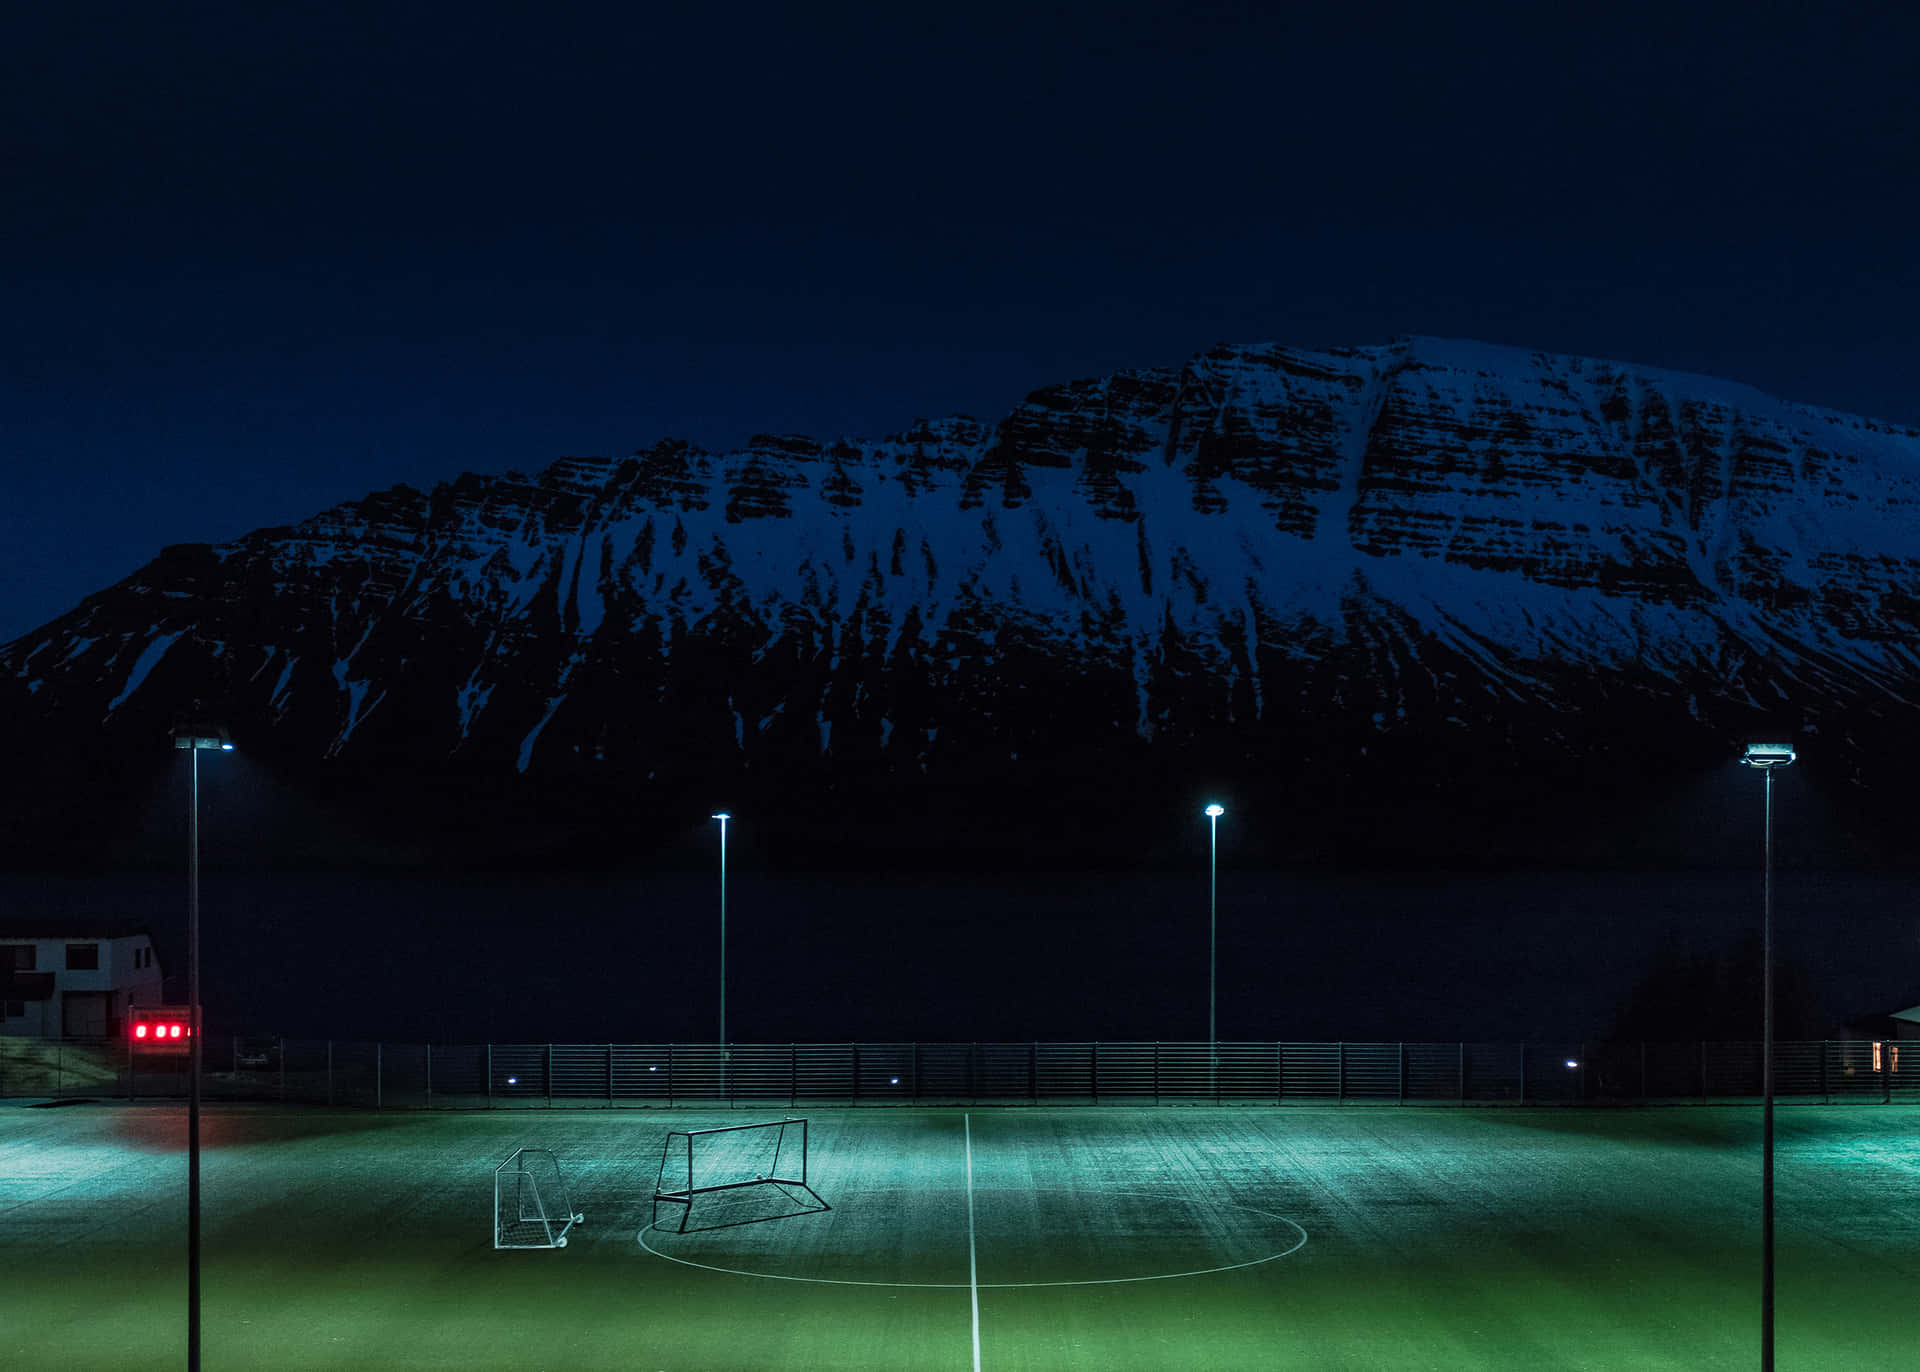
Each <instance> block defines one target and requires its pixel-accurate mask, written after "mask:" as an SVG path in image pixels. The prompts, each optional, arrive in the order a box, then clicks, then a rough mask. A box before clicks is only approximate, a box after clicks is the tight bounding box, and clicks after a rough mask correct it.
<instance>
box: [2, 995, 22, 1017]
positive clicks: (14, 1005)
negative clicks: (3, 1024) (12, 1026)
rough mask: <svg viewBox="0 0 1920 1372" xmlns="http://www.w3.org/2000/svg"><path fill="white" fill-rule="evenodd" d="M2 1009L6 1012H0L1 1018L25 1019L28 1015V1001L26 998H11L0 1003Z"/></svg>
mask: <svg viewBox="0 0 1920 1372" xmlns="http://www.w3.org/2000/svg"><path fill="white" fill-rule="evenodd" d="M0 1011H4V1012H5V1013H3V1014H0V1019H25V1018H26V1017H27V1003H26V1002H25V1001H24V1000H10V1001H7V1002H6V1003H5V1004H0Z"/></svg>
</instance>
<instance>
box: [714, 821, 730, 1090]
mask: <svg viewBox="0 0 1920 1372" xmlns="http://www.w3.org/2000/svg"><path fill="white" fill-rule="evenodd" d="M713 818H714V819H717V820H719V821H720V1056H721V1058H722V1059H724V1058H725V1057H726V1055H727V821H728V820H730V819H732V818H733V816H732V815H730V814H728V813H727V812H726V811H725V810H722V811H720V813H718V814H716V815H714V816H713Z"/></svg>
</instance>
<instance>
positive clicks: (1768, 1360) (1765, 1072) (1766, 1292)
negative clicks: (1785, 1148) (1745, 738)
mask: <svg viewBox="0 0 1920 1372" xmlns="http://www.w3.org/2000/svg"><path fill="white" fill-rule="evenodd" d="M1793 759H1794V751H1793V745H1792V744H1790V743H1749V744H1748V745H1747V751H1746V755H1745V756H1744V757H1742V758H1741V759H1740V761H1741V762H1743V763H1744V764H1746V765H1747V766H1749V767H1758V768H1759V769H1760V773H1761V775H1762V776H1764V777H1765V778H1766V779H1767V812H1766V814H1767V818H1766V857H1765V859H1764V866H1763V869H1762V870H1763V872H1764V876H1763V878H1762V886H1761V891H1762V897H1761V916H1760V967H1761V970H1760V985H1761V992H1760V1096H1761V1124H1760V1369H1761V1372H1773V774H1774V773H1775V772H1776V771H1778V770H1779V769H1780V768H1782V767H1789V766H1791V765H1792V764H1793Z"/></svg>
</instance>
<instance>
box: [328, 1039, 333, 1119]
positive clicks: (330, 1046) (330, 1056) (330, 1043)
mask: <svg viewBox="0 0 1920 1372" xmlns="http://www.w3.org/2000/svg"><path fill="white" fill-rule="evenodd" d="M327 1104H328V1105H332V1104H333V1040H332V1039H328V1040H327Z"/></svg>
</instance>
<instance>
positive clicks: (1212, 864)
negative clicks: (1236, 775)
mask: <svg viewBox="0 0 1920 1372" xmlns="http://www.w3.org/2000/svg"><path fill="white" fill-rule="evenodd" d="M1225 813H1226V811H1225V810H1224V809H1223V808H1222V807H1220V806H1218V805H1209V806H1208V807H1207V1091H1208V1094H1210V1095H1211V1094H1215V1093H1217V1092H1218V1090H1219V1071H1220V1039H1219V1035H1218V1032H1217V1030H1216V1024H1217V1021H1216V1019H1215V1014H1214V1011H1215V1007H1216V1001H1217V996H1216V992H1217V990H1218V985H1219V982H1218V976H1217V968H1218V965H1219V959H1218V957H1217V955H1216V954H1217V950H1218V948H1219V937H1218V934H1219V928H1220V918H1219V911H1220V900H1219V896H1220V816H1222V815H1224V814H1225Z"/></svg>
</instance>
